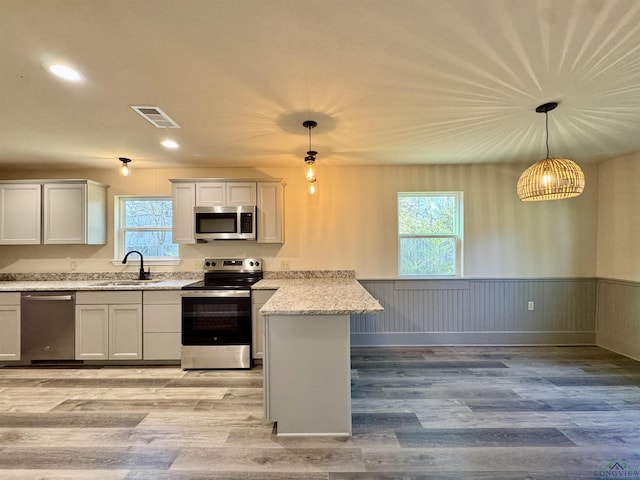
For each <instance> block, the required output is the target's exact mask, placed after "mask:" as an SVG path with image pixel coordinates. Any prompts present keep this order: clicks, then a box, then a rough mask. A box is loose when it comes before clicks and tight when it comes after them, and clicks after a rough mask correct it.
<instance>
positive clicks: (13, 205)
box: [0, 183, 42, 245]
mask: <svg viewBox="0 0 640 480" xmlns="http://www.w3.org/2000/svg"><path fill="white" fill-rule="evenodd" d="M40 225H42V185H41V184H40V183H6V184H4V183H3V184H0V244H2V245H29V244H39V243H41V230H40Z"/></svg>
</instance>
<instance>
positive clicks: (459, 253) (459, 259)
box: [396, 191, 464, 280]
mask: <svg viewBox="0 0 640 480" xmlns="http://www.w3.org/2000/svg"><path fill="white" fill-rule="evenodd" d="M446 195H453V196H454V198H455V202H456V211H457V212H458V215H457V218H456V225H455V227H456V230H457V233H456V234H448V233H447V234H435V233H434V234H427V235H417V234H413V233H405V234H401V233H400V218H399V217H398V198H399V197H401V196H406V197H411V196H423V197H442V196H446ZM463 199H464V192H462V191H447V192H397V194H396V216H397V218H396V233H397V235H398V237H397V238H398V244H397V245H398V247H397V250H398V263H397V270H396V271H397V272H398V277H397V278H399V279H416V280H422V279H431V280H437V279H447V278H462V276H463V271H464V270H463V260H464V258H463V250H464V249H463V243H464V202H463ZM402 238H454V239H455V240H456V265H455V268H456V271H455V273H453V274H451V275H427V274H410V273H400V262H401V259H400V239H402Z"/></svg>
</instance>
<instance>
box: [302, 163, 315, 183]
mask: <svg viewBox="0 0 640 480" xmlns="http://www.w3.org/2000/svg"><path fill="white" fill-rule="evenodd" d="M305 163H306V165H305V167H304V178H305V179H306V180H307V182H315V181H316V162H314V161H307V162H305Z"/></svg>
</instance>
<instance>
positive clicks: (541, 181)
mask: <svg viewBox="0 0 640 480" xmlns="http://www.w3.org/2000/svg"><path fill="white" fill-rule="evenodd" d="M517 189H518V198H520V200H522V201H523V202H535V201H541V200H559V199H561V198H571V197H577V196H578V195H580V194H581V193H582V191H583V190H584V173H582V170H581V169H580V167H579V166H578V165H577V164H576V163H575V162H573V161H571V160H569V159H566V158H545V159H544V160H539V161H537V162H536V163H534V164H533V165H531V166H530V167H529V168H527V169H526V170H525V171H524V172H522V175H520V179H519V180H518V188H517Z"/></svg>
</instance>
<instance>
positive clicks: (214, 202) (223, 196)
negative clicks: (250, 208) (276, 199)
mask: <svg viewBox="0 0 640 480" xmlns="http://www.w3.org/2000/svg"><path fill="white" fill-rule="evenodd" d="M255 204H256V184H255V182H198V183H196V206H198V207H238V206H243V205H255Z"/></svg>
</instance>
